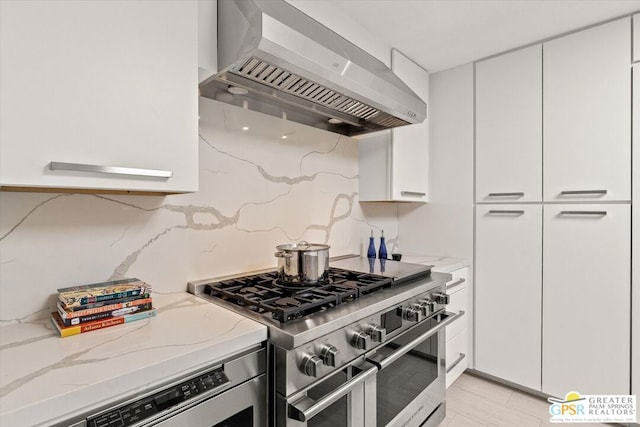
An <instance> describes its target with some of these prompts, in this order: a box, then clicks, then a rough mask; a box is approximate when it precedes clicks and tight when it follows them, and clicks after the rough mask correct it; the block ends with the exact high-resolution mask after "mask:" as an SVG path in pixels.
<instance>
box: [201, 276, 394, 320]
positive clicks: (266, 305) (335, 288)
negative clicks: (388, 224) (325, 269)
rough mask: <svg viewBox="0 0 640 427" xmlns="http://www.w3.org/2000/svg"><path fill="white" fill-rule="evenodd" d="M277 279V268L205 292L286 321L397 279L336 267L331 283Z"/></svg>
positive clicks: (226, 282)
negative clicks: (287, 282) (291, 282)
mask: <svg viewBox="0 0 640 427" xmlns="http://www.w3.org/2000/svg"><path fill="white" fill-rule="evenodd" d="M277 279H278V273H277V272H275V271H274V272H269V273H263V274H255V275H252V276H245V277H238V278H234V279H229V280H224V281H221V282H216V283H211V284H208V285H206V287H205V292H206V293H207V294H209V295H211V296H214V297H216V298H220V299H222V300H224V301H227V302H229V303H231V304H235V305H238V306H242V307H245V308H247V309H249V310H252V311H255V312H257V313H261V314H265V315H266V314H269V313H271V317H272V318H273V319H275V320H278V321H280V322H282V323H285V322H288V321H291V320H295V319H299V318H301V317H304V316H306V315H308V314H311V313H315V312H318V311H322V310H327V309H330V308H332V307H335V306H336V305H339V304H345V303H348V302H350V301H354V300H355V299H357V298H359V297H361V296H363V295H366V294H368V293H370V292H374V291H376V290H380V289H383V288H386V287H389V286H391V283H392V282H393V280H392V279H391V278H389V277H384V276H379V275H376V274H368V273H360V272H356V271H350V270H342V269H339V268H333V267H332V268H330V269H329V283H327V284H319V285H317V286H309V287H301V288H292V287H287V286H286V285H282V284H280V283H278V281H277Z"/></svg>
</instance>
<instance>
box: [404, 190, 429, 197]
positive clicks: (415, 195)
mask: <svg viewBox="0 0 640 427" xmlns="http://www.w3.org/2000/svg"><path fill="white" fill-rule="evenodd" d="M400 195H402V196H414V197H424V196H426V195H427V193H420V192H418V191H401V192H400Z"/></svg>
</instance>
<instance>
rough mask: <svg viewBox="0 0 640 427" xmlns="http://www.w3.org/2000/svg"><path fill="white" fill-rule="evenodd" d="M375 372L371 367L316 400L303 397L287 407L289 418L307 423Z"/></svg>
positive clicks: (374, 368)
mask: <svg viewBox="0 0 640 427" xmlns="http://www.w3.org/2000/svg"><path fill="white" fill-rule="evenodd" d="M377 372H378V367H377V366H375V365H371V366H370V367H369V368H367V369H365V370H364V371H362V372H361V373H359V374H358V375H356V376H355V377H353V378H352V379H350V380H349V381H347V382H346V383H344V384H342V385H341V386H340V387H338V388H336V389H335V390H333V391H332V392H330V393H327V394H326V395H324V396H322V398H320V399H318V400H313V399H311V398H310V397H307V396H304V397H302V398H300V399H298V400H296V401H295V402H293V403H290V404H289V405H287V406H288V407H289V409H288V413H289V418H292V419H294V420H298V421H301V422H306V421H308V420H309V419H310V418H313V417H314V416H315V415H317V414H319V413H320V412H322V411H324V410H325V409H327V408H328V407H329V405H331V404H332V403H334V402H336V401H338V400H339V399H341V398H342V397H344V396H345V395H347V394H349V393H350V392H351V391H352V390H353V389H354V388H356V387H358V386H359V385H361V384H362V383H363V382H364V381H366V380H367V379H369V378H370V377H373V376H374V375H376V373H377Z"/></svg>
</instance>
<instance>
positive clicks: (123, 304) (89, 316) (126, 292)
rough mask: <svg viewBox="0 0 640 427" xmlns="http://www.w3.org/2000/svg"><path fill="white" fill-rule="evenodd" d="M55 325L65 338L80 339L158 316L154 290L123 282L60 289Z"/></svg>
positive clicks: (139, 282)
mask: <svg viewBox="0 0 640 427" xmlns="http://www.w3.org/2000/svg"><path fill="white" fill-rule="evenodd" d="M57 305H58V307H57V308H58V310H57V311H54V312H53V313H51V322H52V323H53V326H54V327H55V328H56V329H57V331H58V333H59V334H60V336H61V337H68V336H71V335H78V334H81V333H84V332H91V331H95V330H97V329H103V328H108V327H110V326H115V325H119V324H121V323H129V322H133V321H136V320H142V319H148V318H150V317H153V316H155V315H156V309H154V308H153V304H152V300H151V286H149V285H148V284H146V283H145V282H143V281H142V280H138V279H123V280H115V281H112V282H103V283H94V284H91V285H82V286H73V287H70V288H62V289H58V304H57Z"/></svg>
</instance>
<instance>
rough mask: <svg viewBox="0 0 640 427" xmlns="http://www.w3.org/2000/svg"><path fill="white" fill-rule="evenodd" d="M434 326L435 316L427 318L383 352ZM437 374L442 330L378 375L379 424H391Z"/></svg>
mask: <svg viewBox="0 0 640 427" xmlns="http://www.w3.org/2000/svg"><path fill="white" fill-rule="evenodd" d="M434 326H436V323H435V320H432V319H431V320H428V321H426V322H423V323H422V324H420V326H419V327H417V328H414V329H412V330H410V331H409V332H407V333H405V334H403V335H401V336H399V337H398V338H396V339H394V340H393V341H391V342H389V343H388V344H387V345H385V346H384V347H383V348H382V349H380V350H379V352H380V353H382V354H383V355H385V356H388V355H390V354H392V353H394V352H395V351H396V350H397V349H399V348H400V347H402V346H403V345H405V344H406V343H408V342H410V341H412V340H414V339H415V338H417V337H418V336H420V335H421V334H423V333H424V332H426V331H427V330H429V329H431V328H433V327H434ZM437 378H438V334H434V335H433V336H431V337H430V338H428V339H427V340H425V341H424V342H422V344H420V345H419V346H418V347H416V348H415V349H413V350H411V351H409V352H408V353H407V354H406V355H404V356H402V357H401V358H400V359H398V360H397V361H396V362H394V363H392V364H391V365H389V366H388V367H386V368H385V369H383V370H381V371H380V372H378V376H377V379H376V387H377V388H376V392H377V400H378V402H377V408H376V415H377V425H378V426H385V425H387V423H389V422H390V421H391V420H392V419H393V418H394V417H395V416H396V415H398V414H399V413H400V412H402V410H404V409H405V407H407V405H408V404H409V403H411V402H412V401H413V400H415V399H416V397H418V395H420V393H422V392H423V391H424V390H425V389H426V388H427V387H428V386H429V385H430V384H432V383H433V382H434V381H435V380H437Z"/></svg>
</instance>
